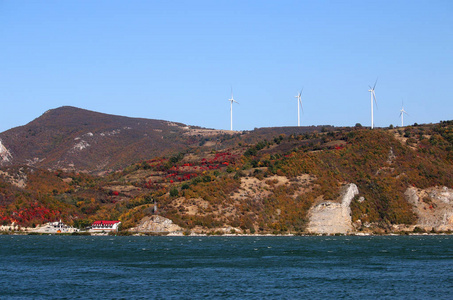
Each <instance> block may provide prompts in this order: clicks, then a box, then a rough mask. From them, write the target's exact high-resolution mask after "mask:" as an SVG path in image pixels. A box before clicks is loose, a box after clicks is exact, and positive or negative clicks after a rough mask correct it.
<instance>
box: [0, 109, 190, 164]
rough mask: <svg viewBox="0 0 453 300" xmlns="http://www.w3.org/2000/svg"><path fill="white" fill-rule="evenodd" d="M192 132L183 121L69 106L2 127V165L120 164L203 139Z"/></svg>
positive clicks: (168, 151) (166, 151)
mask: <svg viewBox="0 0 453 300" xmlns="http://www.w3.org/2000/svg"><path fill="white" fill-rule="evenodd" d="M188 132H190V129H189V127H188V126H186V125H184V124H181V123H173V122H168V121H161V120H150V119H140V118H128V117H122V116H115V115H108V114H103V113H98V112H93V111H88V110H84V109H79V108H75V107H69V106H64V107H60V108H57V109H52V110H49V111H47V112H45V113H44V114H43V115H42V116H40V117H39V118H37V119H35V120H33V121H32V122H30V123H28V124H27V125H25V126H20V127H16V128H13V129H10V130H8V131H5V132H3V133H0V143H1V144H0V155H1V158H0V166H8V165H29V166H35V167H40V168H50V169H75V170H87V171H104V170H109V169H117V168H121V167H124V166H127V165H130V164H131V163H134V162H137V161H140V160H144V159H148V158H150V157H153V156H161V155H165V154H168V153H170V152H174V151H180V150H182V149H184V148H186V147H187V145H190V144H192V143H194V142H195V143H198V140H194V139H193V136H191V135H190V134H187V133H188ZM184 133H186V134H184Z"/></svg>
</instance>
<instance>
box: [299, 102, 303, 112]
mask: <svg viewBox="0 0 453 300" xmlns="http://www.w3.org/2000/svg"><path fill="white" fill-rule="evenodd" d="M299 104H300V108H301V109H302V113H304V107H303V106H302V100H300V99H299Z"/></svg>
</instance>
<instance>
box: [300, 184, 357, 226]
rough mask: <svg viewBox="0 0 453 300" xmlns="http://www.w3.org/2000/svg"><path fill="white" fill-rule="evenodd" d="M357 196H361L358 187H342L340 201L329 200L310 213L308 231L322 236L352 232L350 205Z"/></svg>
mask: <svg viewBox="0 0 453 300" xmlns="http://www.w3.org/2000/svg"><path fill="white" fill-rule="evenodd" d="M357 194H359V190H358V188H357V186H356V185H355V184H353V183H350V184H348V185H345V186H343V187H342V189H341V193H340V197H339V199H338V201H331V200H328V201H324V202H322V203H319V204H317V205H315V206H313V207H312V208H311V209H310V211H309V213H308V215H309V223H308V227H307V231H308V232H310V233H320V234H335V233H344V234H346V233H350V232H352V231H353V227H352V220H351V208H350V207H349V205H350V204H351V201H352V199H353V198H354V197H355V195H357Z"/></svg>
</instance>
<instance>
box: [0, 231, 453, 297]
mask: <svg viewBox="0 0 453 300" xmlns="http://www.w3.org/2000/svg"><path fill="white" fill-rule="evenodd" d="M0 298H1V299H48V298H51V299H100V298H102V299H338V298H348V299H351V298H352V299H386V298H392V299H395V298H399V299H453V236H442V235H440V236H360V237H359V236H340V237H333V236H330V237H303V236H301V237H283V236H275V237H268V236H263V237H260V236H247V237H218V236H216V237H195V236H189V237H170V236H166V237H139V236H126V237H125V236H122V237H113V236H57V235H53V236H13V235H11V236H0Z"/></svg>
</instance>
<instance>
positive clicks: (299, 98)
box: [294, 89, 304, 126]
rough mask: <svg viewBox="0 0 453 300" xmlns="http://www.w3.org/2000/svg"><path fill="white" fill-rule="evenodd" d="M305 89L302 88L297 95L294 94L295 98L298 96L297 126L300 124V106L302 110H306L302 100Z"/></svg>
mask: <svg viewBox="0 0 453 300" xmlns="http://www.w3.org/2000/svg"><path fill="white" fill-rule="evenodd" d="M303 90H304V89H301V90H300V92H299V93H298V94H297V96H294V98H297V126H300V108H302V112H304V108H303V107H302V100H301V95H302V91H303Z"/></svg>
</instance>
